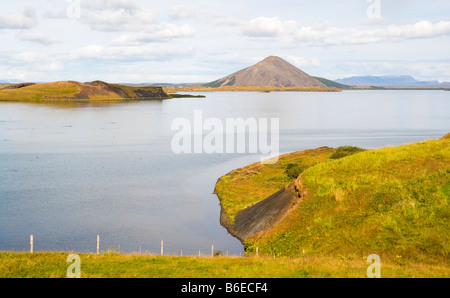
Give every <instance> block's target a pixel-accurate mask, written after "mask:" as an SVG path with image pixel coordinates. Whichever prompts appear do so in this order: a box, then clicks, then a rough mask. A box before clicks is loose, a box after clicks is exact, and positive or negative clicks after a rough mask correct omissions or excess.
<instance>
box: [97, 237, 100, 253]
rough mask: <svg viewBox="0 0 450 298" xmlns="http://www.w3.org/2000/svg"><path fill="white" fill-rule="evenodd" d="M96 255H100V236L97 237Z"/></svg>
mask: <svg viewBox="0 0 450 298" xmlns="http://www.w3.org/2000/svg"><path fill="white" fill-rule="evenodd" d="M97 254H100V235H97Z"/></svg>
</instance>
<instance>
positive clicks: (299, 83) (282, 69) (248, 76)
mask: <svg viewBox="0 0 450 298" xmlns="http://www.w3.org/2000/svg"><path fill="white" fill-rule="evenodd" d="M207 86H209V87H222V86H274V87H326V86H325V85H324V84H322V83H321V82H319V81H318V80H316V79H314V78H312V77H311V76H309V75H308V74H306V73H304V72H303V71H301V70H300V69H298V68H297V67H295V66H294V65H292V64H291V63H289V62H287V61H286V60H283V59H281V58H280V57H276V56H270V57H268V58H266V59H264V60H263V61H261V62H259V63H257V64H255V65H253V66H250V67H248V68H246V69H243V70H240V71H238V72H235V73H233V74H231V75H229V76H226V77H224V78H222V79H219V80H217V81H214V82H211V83H209V84H207Z"/></svg>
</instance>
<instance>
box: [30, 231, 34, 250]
mask: <svg viewBox="0 0 450 298" xmlns="http://www.w3.org/2000/svg"><path fill="white" fill-rule="evenodd" d="M33 238H34V236H33V235H30V253H33V252H34V247H33V246H34V243H33Z"/></svg>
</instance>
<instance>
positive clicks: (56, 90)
mask: <svg viewBox="0 0 450 298" xmlns="http://www.w3.org/2000/svg"><path fill="white" fill-rule="evenodd" d="M164 98H171V96H169V95H168V94H166V93H165V92H164V91H163V89H162V88H161V87H130V86H124V85H117V84H108V83H105V82H101V81H95V82H90V83H79V82H75V81H61V82H53V83H44V84H30V85H28V84H17V85H9V86H6V87H4V88H2V89H0V101H27V102H40V101H45V102H48V101H51V102H55V101H70V100H91V101H101V100H103V101H105V100H133V99H164Z"/></svg>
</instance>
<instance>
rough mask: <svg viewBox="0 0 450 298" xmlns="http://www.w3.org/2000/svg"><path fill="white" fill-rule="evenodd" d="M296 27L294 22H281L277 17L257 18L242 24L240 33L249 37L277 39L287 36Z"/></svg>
mask: <svg viewBox="0 0 450 298" xmlns="http://www.w3.org/2000/svg"><path fill="white" fill-rule="evenodd" d="M296 26H297V24H296V22H295V21H285V22H283V21H281V20H280V19H279V18H278V17H273V18H266V17H259V18H254V19H251V20H250V21H248V22H246V23H245V24H243V28H242V33H243V34H244V35H247V36H250V37H277V36H280V35H282V34H289V33H290V32H291V31H292V30H293V29H295V28H296Z"/></svg>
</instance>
